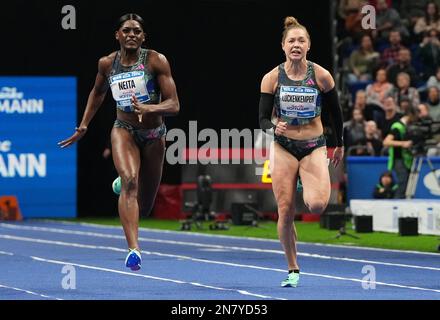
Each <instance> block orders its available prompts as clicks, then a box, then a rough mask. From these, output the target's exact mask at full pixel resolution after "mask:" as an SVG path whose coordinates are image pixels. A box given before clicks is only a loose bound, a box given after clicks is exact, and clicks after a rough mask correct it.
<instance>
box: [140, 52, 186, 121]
mask: <svg viewBox="0 0 440 320" xmlns="http://www.w3.org/2000/svg"><path fill="white" fill-rule="evenodd" d="M150 63H151V68H152V70H153V71H154V73H155V74H156V76H157V82H158V84H159V88H160V92H161V96H162V101H161V102H160V103H159V104H142V103H139V102H138V101H137V99H136V97H133V98H132V103H133V107H134V110H135V112H136V113H137V114H157V115H162V116H170V115H176V114H177V113H179V110H180V104H179V98H178V96H177V89H176V84H175V83H174V79H173V77H172V75H171V68H170V64H169V63H168V60H167V59H166V57H165V56H164V55H163V54H160V53H157V52H152V53H151V56H150Z"/></svg>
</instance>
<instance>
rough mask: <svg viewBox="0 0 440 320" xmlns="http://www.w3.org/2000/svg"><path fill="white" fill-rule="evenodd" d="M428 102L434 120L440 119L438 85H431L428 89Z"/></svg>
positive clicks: (439, 92)
mask: <svg viewBox="0 0 440 320" xmlns="http://www.w3.org/2000/svg"><path fill="white" fill-rule="evenodd" d="M426 104H427V105H428V106H429V115H430V116H431V118H432V120H434V121H440V91H439V89H438V88H437V87H430V88H429V89H428V100H427V101H426Z"/></svg>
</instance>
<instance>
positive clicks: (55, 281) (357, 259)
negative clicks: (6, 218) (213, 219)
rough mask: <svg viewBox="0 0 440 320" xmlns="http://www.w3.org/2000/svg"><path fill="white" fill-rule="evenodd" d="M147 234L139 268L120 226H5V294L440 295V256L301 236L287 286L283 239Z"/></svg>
mask: <svg viewBox="0 0 440 320" xmlns="http://www.w3.org/2000/svg"><path fill="white" fill-rule="evenodd" d="M139 237H140V245H141V248H142V250H143V251H142V256H143V261H142V269H141V270H140V271H138V272H132V271H130V270H129V269H127V268H125V266H124V259H125V256H126V253H127V249H126V242H125V237H124V234H123V231H122V228H120V227H107V226H99V225H91V224H76V223H63V222H51V221H39V220H35V221H24V222H17V223H15V222H14V223H0V299H2V300H10V299H14V300H16V299H18V300H32V299H43V300H52V299H63V300H77V299H78V300H90V299H92V300H93V299H99V300H102V299H104V300H113V299H114V300H116V299H118V300H120V299H123V300H125V299H136V300H138V299H142V300H259V299H263V300H264V299H268V300H299V299H307V300H308V299H312V300H317V299H318V300H320V299H326V300H328V299H337V300H342V299H343V300H378V299H380V300H382V299H387V300H389V299H398V300H406V299H408V300H419V299H424V300H425V299H428V300H440V254H435V253H432V254H430V253H417V252H405V251H396V250H380V249H367V248H353V247H342V246H333V245H319V244H306V243H299V244H298V251H299V264H300V267H301V279H300V285H299V286H298V287H297V288H281V287H280V282H281V280H283V279H284V278H285V277H286V262H285V258H284V255H283V252H282V250H281V246H280V244H279V242H278V241H272V240H259V239H249V238H238V237H227V236H215V235H214V236H212V235H201V234H193V233H186V232H179V231H176V232H174V231H157V230H149V229H141V230H140V231H139ZM63 287H64V288H63ZM66 287H67V289H66ZM69 288H70V289H69Z"/></svg>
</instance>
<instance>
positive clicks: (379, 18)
mask: <svg viewBox="0 0 440 320" xmlns="http://www.w3.org/2000/svg"><path fill="white" fill-rule="evenodd" d="M391 30H399V32H400V34H401V35H402V36H403V37H404V38H406V37H409V32H408V29H407V28H406V27H405V26H404V25H403V24H402V20H401V18H400V15H399V13H398V12H397V11H396V9H394V8H391V7H389V6H388V4H387V2H386V1H385V0H377V10H376V29H374V30H373V32H372V35H373V37H374V38H375V39H377V40H379V41H384V40H386V39H388V36H389V33H390V31H391Z"/></svg>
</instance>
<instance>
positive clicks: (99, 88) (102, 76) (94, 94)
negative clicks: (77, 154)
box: [58, 56, 112, 148]
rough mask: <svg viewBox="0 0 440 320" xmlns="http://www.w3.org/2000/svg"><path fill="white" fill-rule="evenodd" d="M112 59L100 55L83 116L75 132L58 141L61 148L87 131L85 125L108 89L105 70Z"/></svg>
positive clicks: (70, 143)
mask: <svg viewBox="0 0 440 320" xmlns="http://www.w3.org/2000/svg"><path fill="white" fill-rule="evenodd" d="M111 61H112V59H111V58H110V56H106V57H102V58H101V59H99V62H98V73H97V75H96V79H95V84H94V85H93V88H92V90H91V91H90V94H89V98H88V99H87V105H86V110H85V111H84V115H83V118H82V120H81V123H80V125H79V126H78V127H77V128H76V129H75V133H74V134H73V135H72V136H71V137H69V138H67V139H66V140H63V141H61V142H59V143H58V145H59V146H60V147H61V148H65V147H68V146H70V145H72V144H73V143H75V142H76V141H78V140H79V139H81V138H82V137H83V136H84V135H85V134H86V131H87V127H88V125H89V123H90V121H92V119H93V117H94V115H95V114H96V112H97V111H98V109H99V107H100V106H101V104H102V101H104V98H105V95H106V93H107V89H108V82H107V76H106V74H107V70H108V68H109V67H110V65H111Z"/></svg>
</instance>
